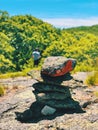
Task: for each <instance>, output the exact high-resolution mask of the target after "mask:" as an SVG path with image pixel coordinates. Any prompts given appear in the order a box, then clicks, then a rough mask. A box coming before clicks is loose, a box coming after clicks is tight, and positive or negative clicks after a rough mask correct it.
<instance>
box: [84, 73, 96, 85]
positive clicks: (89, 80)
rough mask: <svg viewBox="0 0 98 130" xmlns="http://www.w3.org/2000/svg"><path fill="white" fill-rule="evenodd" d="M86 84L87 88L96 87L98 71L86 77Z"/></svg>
mask: <svg viewBox="0 0 98 130" xmlns="http://www.w3.org/2000/svg"><path fill="white" fill-rule="evenodd" d="M86 84H87V85H89V86H93V85H98V71H95V72H94V73H93V74H92V75H89V76H88V77H87V79H86Z"/></svg>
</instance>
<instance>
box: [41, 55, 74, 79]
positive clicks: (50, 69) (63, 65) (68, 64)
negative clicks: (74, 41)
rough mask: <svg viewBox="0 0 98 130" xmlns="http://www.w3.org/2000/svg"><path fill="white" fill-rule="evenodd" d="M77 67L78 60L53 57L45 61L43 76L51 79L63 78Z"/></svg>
mask: <svg viewBox="0 0 98 130" xmlns="http://www.w3.org/2000/svg"><path fill="white" fill-rule="evenodd" d="M75 66H76V60H75V59H71V58H65V57H63V56H51V57H48V58H46V59H45V61H44V63H43V66H42V70H41V74H45V75H49V76H51V77H57V76H62V75H64V74H66V73H68V72H70V71H72V70H73V69H74V68H75Z"/></svg>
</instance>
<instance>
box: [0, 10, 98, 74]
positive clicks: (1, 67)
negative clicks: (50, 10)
mask: <svg viewBox="0 0 98 130" xmlns="http://www.w3.org/2000/svg"><path fill="white" fill-rule="evenodd" d="M81 28H82V29H81ZM97 28H98V25H96V26H92V27H80V28H72V29H59V28H55V27H53V26H52V25H50V24H48V23H46V22H43V21H42V20H40V19H37V18H35V17H33V16H31V15H24V16H23V15H17V16H9V14H8V12H6V11H0V73H6V72H16V71H21V70H23V69H25V68H32V67H33V59H32V50H33V49H35V48H36V47H39V48H40V50H41V53H42V59H41V63H40V64H39V65H41V64H42V62H43V59H44V58H45V57H47V56H51V55H53V56H57V55H59V56H60V55H62V56H65V57H68V58H75V59H77V64H78V65H77V67H76V69H77V70H78V71H90V70H96V69H97V66H98V31H97Z"/></svg>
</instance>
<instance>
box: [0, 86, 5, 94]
mask: <svg viewBox="0 0 98 130" xmlns="http://www.w3.org/2000/svg"><path fill="white" fill-rule="evenodd" d="M5 93H6V91H5V89H4V86H3V85H0V96H3V95H4V94H5Z"/></svg>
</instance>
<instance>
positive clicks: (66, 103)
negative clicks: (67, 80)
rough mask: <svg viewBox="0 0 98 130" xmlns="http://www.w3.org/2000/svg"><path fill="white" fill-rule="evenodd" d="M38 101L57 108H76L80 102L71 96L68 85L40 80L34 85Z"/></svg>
mask: <svg viewBox="0 0 98 130" xmlns="http://www.w3.org/2000/svg"><path fill="white" fill-rule="evenodd" d="M33 88H34V89H35V90H34V91H33V93H34V94H35V97H36V101H37V102H39V103H42V104H44V105H47V106H50V107H52V108H55V109H75V108H77V106H78V105H79V104H78V102H76V101H74V100H73V99H72V98H71V94H70V91H69V88H68V87H67V86H62V85H55V84H47V83H43V82H38V83H36V84H34V85H33Z"/></svg>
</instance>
